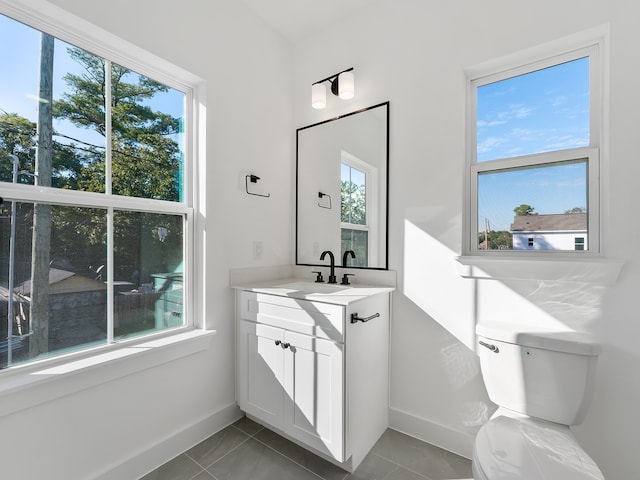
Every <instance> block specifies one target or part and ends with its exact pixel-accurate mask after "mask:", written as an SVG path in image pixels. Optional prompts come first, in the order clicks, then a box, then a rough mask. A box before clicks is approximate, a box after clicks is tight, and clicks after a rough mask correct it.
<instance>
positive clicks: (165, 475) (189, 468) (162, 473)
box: [141, 454, 202, 480]
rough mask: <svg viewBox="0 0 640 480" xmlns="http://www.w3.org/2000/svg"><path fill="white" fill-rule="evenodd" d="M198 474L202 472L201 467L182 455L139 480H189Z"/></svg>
mask: <svg viewBox="0 0 640 480" xmlns="http://www.w3.org/2000/svg"><path fill="white" fill-rule="evenodd" d="M199 472H202V467H201V466H200V465H198V464H197V463H195V462H194V461H193V460H191V459H190V458H189V457H187V456H186V455H184V454H182V455H178V456H177V457H176V458H174V459H173V460H171V461H170V462H167V463H165V464H164V465H162V466H161V467H160V468H158V469H156V470H154V471H153V472H151V473H149V474H148V475H145V476H144V477H142V479H141V480H191V479H192V478H193V477H194V476H196V475H198V473H199Z"/></svg>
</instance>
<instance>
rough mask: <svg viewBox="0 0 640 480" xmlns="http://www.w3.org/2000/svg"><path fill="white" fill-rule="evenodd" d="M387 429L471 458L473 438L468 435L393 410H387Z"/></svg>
mask: <svg viewBox="0 0 640 480" xmlns="http://www.w3.org/2000/svg"><path fill="white" fill-rule="evenodd" d="M389 427H390V428H393V429H394V430H398V431H399V432H402V433H406V434H407V435H409V436H412V437H415V438H418V439H420V440H422V441H425V442H427V443H430V444H432V445H435V446H437V447H440V448H444V449H445V450H448V451H450V452H453V453H456V454H458V455H460V456H462V457H465V458H468V459H471V457H472V454H473V441H474V436H473V435H472V434H470V433H467V432H461V431H459V430H454V429H452V428H450V427H446V426H444V425H440V424H438V423H435V422H433V421H432V420H427V419H426V418H422V417H418V416H416V415H413V414H411V413H408V412H404V411H402V410H398V409H395V408H389Z"/></svg>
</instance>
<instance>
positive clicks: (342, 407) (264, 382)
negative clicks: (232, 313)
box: [237, 290, 390, 470]
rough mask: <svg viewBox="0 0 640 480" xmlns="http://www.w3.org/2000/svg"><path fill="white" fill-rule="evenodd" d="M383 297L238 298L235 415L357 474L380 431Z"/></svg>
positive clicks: (384, 404) (384, 420)
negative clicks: (341, 299)
mask: <svg viewBox="0 0 640 480" xmlns="http://www.w3.org/2000/svg"><path fill="white" fill-rule="evenodd" d="M389 295H390V293H389V290H387V291H382V292H380V293H375V294H372V295H368V296H366V297H364V298H361V299H358V300H357V301H350V302H344V303H343V304H334V303H329V302H325V301H322V302H320V301H314V300H305V299H300V298H291V297H288V296H280V295H271V294H265V293H259V292H255V291H246V290H238V292H237V313H238V319H237V342H238V343H237V369H238V370H237V394H238V403H239V405H240V408H241V409H242V410H244V411H245V412H246V413H247V414H248V415H249V416H250V417H251V418H253V419H255V420H257V421H258V422H260V423H262V424H264V425H265V426H267V427H269V428H272V429H273V430H275V431H277V432H278V433H282V434H284V435H285V436H287V437H289V438H290V439H292V440H294V441H296V442H297V443H298V444H300V445H302V446H305V447H307V448H309V449H311V450H312V451H315V452H316V453H319V454H321V455H323V456H325V457H326V458H328V459H330V460H332V461H334V462H335V463H338V464H340V465H341V466H343V467H344V468H345V469H347V470H353V469H355V468H357V466H358V464H359V463H360V462H361V461H362V459H363V458H364V457H365V456H366V454H367V453H368V452H369V450H370V449H371V447H372V446H373V444H374V443H375V442H376V441H377V440H378V438H379V437H380V435H381V434H382V433H383V432H384V430H385V428H386V427H387V425H388V341H389ZM352 314H356V316H357V317H358V318H366V317H370V316H373V315H379V316H375V317H374V318H372V319H370V320H369V321H366V322H362V321H356V322H355V323H352V322H351V316H352Z"/></svg>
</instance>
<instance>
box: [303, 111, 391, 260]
mask: <svg viewBox="0 0 640 480" xmlns="http://www.w3.org/2000/svg"><path fill="white" fill-rule="evenodd" d="M383 106H386V107H387V118H386V136H387V142H386V152H385V154H386V157H387V158H386V168H387V174H386V185H385V188H386V189H387V192H386V196H385V197H386V198H385V203H386V205H385V209H386V211H385V256H384V262H385V264H384V266H383V267H356V266H353V267H352V266H349V267H348V268H350V269H360V270H389V118H390V112H389V110H390V102H389V101H386V102H382V103H378V104H376V105H372V106H370V107H366V108H361V109H360V110H356V111H354V112H350V113H346V114H344V115H339V116H337V117H334V118H330V119H328V120H323V121H322V122H318V123H314V124H312V125H307V126H305V127H300V128H298V129H296V235H295V243H296V245H295V252H296V259H295V260H296V265H301V266H309V267H323V266H325V265H324V264H322V263H300V262H299V261H298V215H299V210H298V196H299V192H298V172H299V161H300V159H299V136H300V132H301V131H303V130H307V129H309V128H312V127H317V126H319V125H323V124H325V123H329V122H334V121H336V120H340V119H342V118H345V117H350V116H352V115H357V114H358V113H363V112H367V111H369V110H373V109H375V108H380V107H383Z"/></svg>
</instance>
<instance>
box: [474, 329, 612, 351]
mask: <svg viewBox="0 0 640 480" xmlns="http://www.w3.org/2000/svg"><path fill="white" fill-rule="evenodd" d="M476 333H477V334H478V335H479V336H481V337H484V338H488V339H491V340H496V341H499V342H506V343H513V344H516V345H521V346H523V347H532V348H542V349H545V350H553V351H556V352H563V353H574V354H577V355H590V356H595V355H600V352H601V351H602V347H601V346H600V344H599V343H598V342H596V341H595V340H594V339H593V338H592V337H591V336H590V335H589V334H586V333H582V332H576V331H573V330H551V329H545V328H542V327H538V326H532V325H517V324H509V323H505V322H495V323H482V324H478V325H477V326H476Z"/></svg>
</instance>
